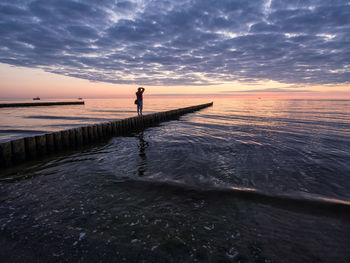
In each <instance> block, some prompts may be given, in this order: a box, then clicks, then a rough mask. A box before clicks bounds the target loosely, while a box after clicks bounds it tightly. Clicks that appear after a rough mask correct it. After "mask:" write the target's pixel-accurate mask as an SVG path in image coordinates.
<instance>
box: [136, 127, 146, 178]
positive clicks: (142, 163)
mask: <svg viewBox="0 0 350 263" xmlns="http://www.w3.org/2000/svg"><path fill="white" fill-rule="evenodd" d="M135 137H136V138H137V139H138V140H139V145H138V148H139V150H140V153H139V156H140V159H141V161H140V164H139V165H138V170H137V171H138V175H139V176H143V175H144V173H145V170H146V165H147V157H146V152H145V150H146V148H147V147H148V142H146V141H145V139H144V135H143V131H141V132H140V133H138V134H137V135H136V136H135Z"/></svg>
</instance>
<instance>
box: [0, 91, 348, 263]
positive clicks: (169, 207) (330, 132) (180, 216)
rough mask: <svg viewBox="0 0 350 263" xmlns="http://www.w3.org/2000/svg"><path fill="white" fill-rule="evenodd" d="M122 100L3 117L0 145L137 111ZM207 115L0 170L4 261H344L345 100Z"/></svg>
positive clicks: (171, 101)
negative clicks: (0, 143)
mask: <svg viewBox="0 0 350 263" xmlns="http://www.w3.org/2000/svg"><path fill="white" fill-rule="evenodd" d="M133 101H134V100H133V99H132V98H130V99H127V98H120V99H87V100H85V105H67V106H50V107H46V106H43V107H28V108H1V109H0V120H1V121H0V142H5V141H9V140H13V139H17V138H22V137H26V136H33V135H37V134H44V133H47V132H52V131H57V130H63V129H68V128H72V127H79V126H84V125H90V124H92V123H99V122H105V121H111V120H117V119H123V118H126V117H131V116H135V115H136V109H135V105H134V104H133ZM211 101H213V102H214V104H213V106H212V107H209V108H206V109H203V110H200V111H197V112H194V113H190V114H186V115H183V116H181V117H179V118H178V119H176V120H171V121H168V122H163V123H161V124H159V125H157V126H153V127H150V128H147V129H145V130H142V131H137V132H133V133H130V134H128V135H126V136H121V137H113V138H110V139H108V140H105V141H102V142H99V143H96V144H93V145H87V146H84V147H83V148H81V149H79V150H74V151H68V152H64V153H57V154H53V155H49V156H45V157H43V158H42V159H39V160H35V161H30V162H26V163H24V164H21V165H18V166H16V167H12V168H7V169H2V170H1V171H0V257H1V261H2V262H344V263H345V262H346V263H347V262H350V100H311V99H305V100H303V99H295V100H283V99H267V98H222V97H219V98H188V97H187V98H181V97H151V96H150V97H145V101H144V114H149V113H154V112H159V111H166V110H170V109H176V108H181V107H187V106H192V105H198V104H202V103H207V102H211Z"/></svg>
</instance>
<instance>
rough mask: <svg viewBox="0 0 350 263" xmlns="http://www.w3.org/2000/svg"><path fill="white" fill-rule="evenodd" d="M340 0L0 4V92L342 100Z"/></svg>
mask: <svg viewBox="0 0 350 263" xmlns="http://www.w3.org/2000/svg"><path fill="white" fill-rule="evenodd" d="M349 47H350V1H349V0H346V1H345V0H334V1H333V0H332V1H331V0H288V1H287V0H230V1H228V0H220V1H219V0H210V1H209V0H177V1H167V0H133V1H118V0H113V1H112V0H100V1H95V0H2V1H1V3H0V98H1V99H6V98H32V97H33V96H40V97H42V98H55V97H56V98H70V97H72V98H76V97H84V98H88V97H91V98H92V97H113V96H116V97H117V96H128V95H129V94H132V95H133V94H134V91H135V89H136V87H138V86H143V87H145V88H146V91H147V94H148V95H167V94H168V95H169V94H174V95H181V94H182V95H187V96H190V95H191V96H194V95H198V94H199V95H200V94H202V95H205V94H206V95H210V96H247V97H249V96H272V97H273V96H274V97H283V98H284V97H290V98H294V97H307V98H313V97H315V98H350V48H349Z"/></svg>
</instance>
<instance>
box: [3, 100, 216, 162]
mask: <svg viewBox="0 0 350 263" xmlns="http://www.w3.org/2000/svg"><path fill="white" fill-rule="evenodd" d="M212 105H213V103H212V102H211V103H207V104H201V105H197V106H191V107H186V108H181V109H176V110H170V111H165V112H159V113H153V114H148V115H144V116H142V117H131V118H127V119H122V120H117V121H111V122H105V123H99V124H94V125H90V126H83V127H79V128H74V129H69V130H63V131H58V132H52V133H47V134H43V135H38V136H33V137H26V138H22V139H17V140H13V141H9V142H5V143H1V144H0V167H2V168H4V167H9V166H13V165H16V164H19V163H23V162H24V161H26V160H33V159H36V158H38V157H40V156H45V155H46V154H48V153H58V152H61V151H65V150H72V149H78V148H79V147H81V146H83V145H89V144H92V143H95V142H98V141H100V140H102V139H108V138H110V137H113V136H120V135H123V134H128V133H130V132H132V131H135V130H141V129H144V128H147V127H151V126H154V125H157V124H159V123H160V122H163V121H168V120H171V119H176V118H178V117H179V116H181V115H183V114H186V113H190V112H194V111H197V110H200V109H203V108H206V107H209V106H212Z"/></svg>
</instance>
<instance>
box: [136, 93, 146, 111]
mask: <svg viewBox="0 0 350 263" xmlns="http://www.w3.org/2000/svg"><path fill="white" fill-rule="evenodd" d="M144 91H145V89H144V88H142V87H139V88H138V89H137V92H136V100H137V115H139V116H142V108H143V96H142V94H143V92H144Z"/></svg>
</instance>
